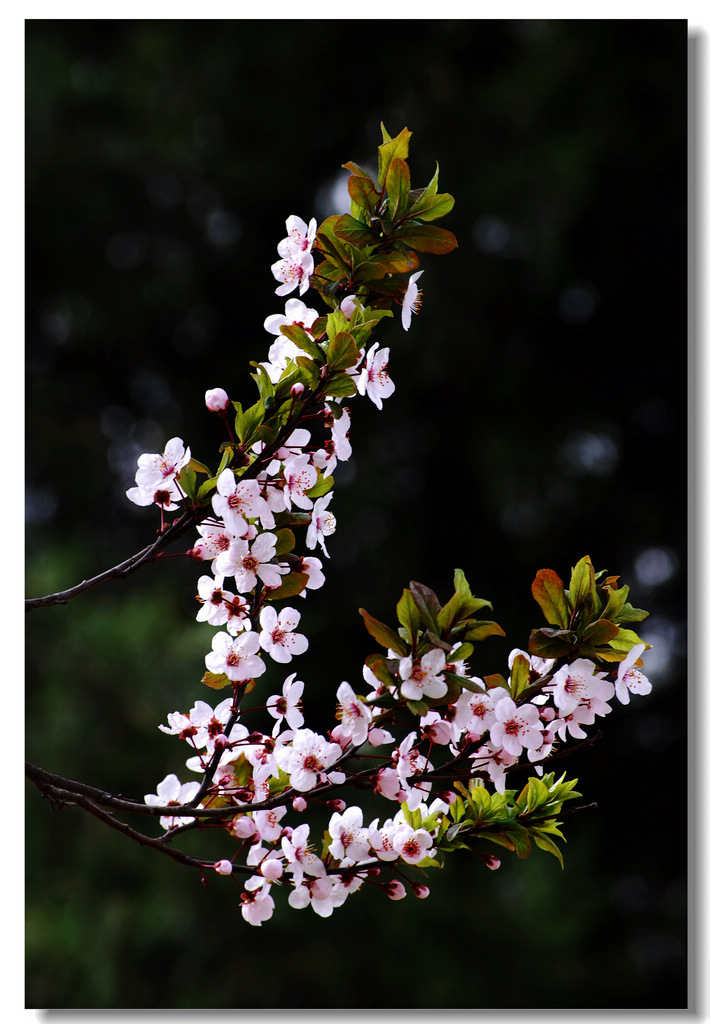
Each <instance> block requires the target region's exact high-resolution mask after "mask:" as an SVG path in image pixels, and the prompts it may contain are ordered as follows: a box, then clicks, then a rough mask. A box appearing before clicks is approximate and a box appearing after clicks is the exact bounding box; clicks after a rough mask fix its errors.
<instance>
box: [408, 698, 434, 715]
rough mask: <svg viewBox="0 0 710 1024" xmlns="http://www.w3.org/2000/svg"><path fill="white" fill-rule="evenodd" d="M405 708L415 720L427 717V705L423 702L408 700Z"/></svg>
mask: <svg viewBox="0 0 710 1024" xmlns="http://www.w3.org/2000/svg"><path fill="white" fill-rule="evenodd" d="M407 707H408V708H409V710H410V712H411V713H412V714H413V715H415V716H416V717H417V718H421V717H422V716H423V715H428V714H429V710H430V708H429V705H428V704H427V702H426V701H425V700H408V701H407Z"/></svg>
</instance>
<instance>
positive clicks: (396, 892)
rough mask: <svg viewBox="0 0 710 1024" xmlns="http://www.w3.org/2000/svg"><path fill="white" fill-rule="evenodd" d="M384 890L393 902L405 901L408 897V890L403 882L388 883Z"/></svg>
mask: <svg viewBox="0 0 710 1024" xmlns="http://www.w3.org/2000/svg"><path fill="white" fill-rule="evenodd" d="M382 888H383V889H384V890H385V892H386V893H387V895H388V896H389V898H390V899H391V900H403V899H404V897H405V896H406V895H407V890H406V889H405V888H404V886H403V885H402V883H401V882H388V883H387V885H383V886H382Z"/></svg>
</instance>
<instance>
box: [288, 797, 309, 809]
mask: <svg viewBox="0 0 710 1024" xmlns="http://www.w3.org/2000/svg"><path fill="white" fill-rule="evenodd" d="M291 806H292V807H293V809H294V811H305V809H306V807H308V801H307V800H306V799H305V797H302V796H297V797H295V798H294V801H293V803H292V805H291Z"/></svg>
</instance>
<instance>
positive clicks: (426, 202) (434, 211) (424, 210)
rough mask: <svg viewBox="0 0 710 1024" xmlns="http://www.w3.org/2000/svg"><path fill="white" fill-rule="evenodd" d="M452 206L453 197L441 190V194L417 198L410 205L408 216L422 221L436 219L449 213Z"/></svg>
mask: <svg viewBox="0 0 710 1024" xmlns="http://www.w3.org/2000/svg"><path fill="white" fill-rule="evenodd" d="M453 207H454V197H453V196H452V195H450V194H449V193H448V192H442V193H441V195H438V196H430V197H429V198H427V199H424V198H422V199H420V200H418V201H417V202H416V203H415V204H414V205H413V206H411V207H410V209H409V216H410V217H416V218H417V220H423V221H430V220H438V219H439V218H440V217H445V216H446V214H447V213H450V212H451V210H452V209H453Z"/></svg>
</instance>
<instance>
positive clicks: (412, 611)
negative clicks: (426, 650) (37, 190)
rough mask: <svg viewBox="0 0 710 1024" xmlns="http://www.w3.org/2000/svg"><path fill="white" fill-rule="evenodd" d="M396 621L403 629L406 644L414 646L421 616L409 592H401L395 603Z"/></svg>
mask: <svg viewBox="0 0 710 1024" xmlns="http://www.w3.org/2000/svg"><path fill="white" fill-rule="evenodd" d="M397 621H398V622H399V623H400V625H401V626H402V628H403V629H404V633H405V639H406V641H407V643H409V644H411V645H414V644H416V642H417V637H418V635H419V626H420V623H421V616H420V614H419V609H418V608H417V604H416V601H415V600H414V598H413V597H412V594H411V592H410V591H409V590H403V591H402V596H401V597H400V599H399V601H398V602H397Z"/></svg>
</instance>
